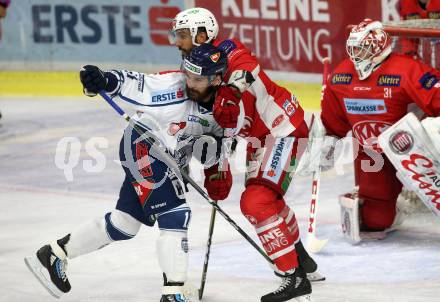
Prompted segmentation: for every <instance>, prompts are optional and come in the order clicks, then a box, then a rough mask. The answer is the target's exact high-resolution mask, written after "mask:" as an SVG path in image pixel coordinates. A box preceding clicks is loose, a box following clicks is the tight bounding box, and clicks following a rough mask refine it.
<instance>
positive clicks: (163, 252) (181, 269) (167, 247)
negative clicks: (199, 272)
mask: <svg viewBox="0 0 440 302" xmlns="http://www.w3.org/2000/svg"><path fill="white" fill-rule="evenodd" d="M157 257H158V259H159V266H160V268H161V269H162V271H163V272H164V273H165V275H166V277H167V280H168V281H169V282H185V281H186V277H187V270H188V239H187V233H186V232H175V231H161V232H160V236H159V238H158V239H157Z"/></svg>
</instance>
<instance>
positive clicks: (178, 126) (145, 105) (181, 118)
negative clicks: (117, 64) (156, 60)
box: [110, 70, 223, 167]
mask: <svg viewBox="0 0 440 302" xmlns="http://www.w3.org/2000/svg"><path fill="white" fill-rule="evenodd" d="M110 72H111V73H113V74H114V75H116V77H117V78H118V85H117V87H116V89H115V90H114V91H111V92H110V95H111V96H112V98H115V99H116V100H120V101H123V102H125V103H126V104H129V105H130V107H131V108H133V109H134V110H136V114H135V115H134V116H133V117H132V118H133V119H134V120H136V121H137V122H138V123H139V124H141V125H142V126H143V127H144V128H146V129H148V130H149V131H150V132H151V133H153V134H154V135H155V136H156V137H157V138H159V139H160V140H161V142H162V143H163V144H164V145H165V146H166V147H167V149H168V150H169V151H170V152H171V153H174V155H175V157H176V161H177V162H178V164H179V165H180V166H181V167H182V166H185V165H187V164H188V162H189V159H190V158H191V153H192V145H193V143H194V141H195V140H196V139H197V138H199V137H200V136H201V135H203V134H207V135H211V136H214V137H218V138H220V137H222V136H223V129H222V128H221V127H220V126H219V125H218V124H217V123H216V122H215V120H214V118H213V116H212V111H211V110H208V109H205V108H203V107H202V106H200V105H199V104H198V103H197V102H195V101H192V100H190V99H189V98H188V97H187V96H186V92H185V86H186V81H185V77H184V75H183V73H181V72H180V71H170V72H163V73H157V74H143V73H139V72H134V71H126V70H112V71H110Z"/></svg>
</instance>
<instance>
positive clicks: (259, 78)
mask: <svg viewBox="0 0 440 302" xmlns="http://www.w3.org/2000/svg"><path fill="white" fill-rule="evenodd" d="M214 45H215V46H217V47H219V48H220V49H222V50H223V51H225V52H226V54H227V55H228V70H227V72H226V75H225V79H224V81H225V82H226V83H227V82H228V80H229V77H230V76H231V73H232V72H233V71H235V70H246V71H248V72H250V73H252V75H253V77H254V79H255V82H253V84H252V85H251V86H250V88H249V89H248V90H246V91H245V92H244V93H243V94H242V96H241V100H242V102H243V105H244V111H245V121H244V125H243V127H242V128H241V131H240V133H239V135H240V136H243V137H256V138H263V137H264V136H266V135H267V134H269V133H271V134H272V135H273V136H275V137H287V136H296V137H305V136H307V126H306V124H305V122H304V111H303V109H302V108H301V106H300V105H299V103H298V101H297V99H296V97H295V96H294V95H292V94H291V93H290V92H289V91H288V90H287V89H285V88H283V87H281V86H278V85H277V84H276V83H274V82H273V81H272V80H271V79H270V78H269V77H268V76H267V74H266V73H265V72H264V71H263V70H262V69H261V67H260V65H259V63H258V61H257V58H256V57H255V56H254V55H253V54H252V53H251V51H250V50H249V49H247V48H246V47H245V46H244V45H243V44H242V43H241V42H239V41H238V40H236V39H231V40H224V41H215V42H214Z"/></svg>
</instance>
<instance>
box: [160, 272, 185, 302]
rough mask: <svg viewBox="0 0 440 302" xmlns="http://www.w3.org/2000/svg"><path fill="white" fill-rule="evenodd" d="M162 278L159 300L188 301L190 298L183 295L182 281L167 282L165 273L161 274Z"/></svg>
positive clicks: (170, 301)
mask: <svg viewBox="0 0 440 302" xmlns="http://www.w3.org/2000/svg"><path fill="white" fill-rule="evenodd" d="M163 279H164V281H163V284H164V285H163V289H162V298H161V299H160V302H190V300H189V299H188V298H186V297H185V294H184V291H185V288H184V283H183V282H169V281H168V280H167V276H166V275H165V274H163Z"/></svg>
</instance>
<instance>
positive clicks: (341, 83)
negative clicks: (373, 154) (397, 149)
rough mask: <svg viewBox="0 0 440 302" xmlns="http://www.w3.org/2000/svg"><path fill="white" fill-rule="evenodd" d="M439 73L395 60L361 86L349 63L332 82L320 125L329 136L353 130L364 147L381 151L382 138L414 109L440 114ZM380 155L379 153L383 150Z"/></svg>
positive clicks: (394, 57) (416, 63)
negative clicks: (380, 136) (386, 131)
mask: <svg viewBox="0 0 440 302" xmlns="http://www.w3.org/2000/svg"><path fill="white" fill-rule="evenodd" d="M439 79H440V72H439V71H438V70H436V69H434V68H431V67H429V66H427V65H424V64H422V63H421V62H420V61H418V60H414V59H412V58H410V57H408V56H403V55H398V54H391V55H390V56H389V57H388V58H387V59H386V60H385V61H384V62H383V63H382V65H381V66H380V67H379V68H378V69H377V70H375V71H374V72H373V73H372V74H371V75H370V76H369V77H368V78H367V79H365V80H363V81H360V80H359V78H358V76H357V73H356V70H355V69H354V66H353V63H352V62H351V61H350V60H349V59H346V60H344V61H342V62H341V64H339V66H338V67H336V69H335V70H334V72H333V73H332V74H331V75H330V77H329V78H328V79H327V86H326V89H325V91H324V97H323V101H322V112H321V119H322V122H323V124H324V126H325V127H326V129H327V132H328V134H330V135H336V136H338V137H344V136H345V135H346V133H347V132H348V131H350V130H352V131H353V136H354V137H356V138H357V139H358V140H359V143H360V144H361V145H362V146H364V147H366V146H370V147H373V148H376V149H377V137H378V136H379V135H380V134H381V133H382V132H383V131H384V130H385V129H386V128H388V127H389V126H391V125H392V124H393V123H395V122H396V121H398V120H399V119H400V118H402V117H403V116H404V115H405V114H406V113H407V112H408V107H409V106H410V105H411V104H413V103H415V104H416V105H418V107H420V108H421V109H422V110H423V111H424V112H425V113H426V114H427V115H429V116H438V115H439V113H440V83H439ZM379 151H380V150H379Z"/></svg>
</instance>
